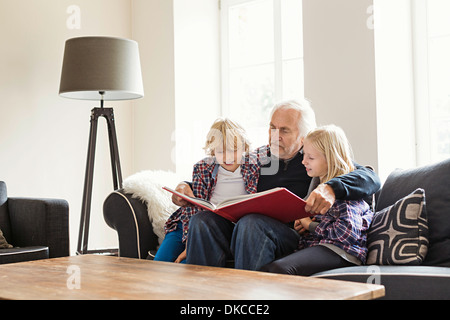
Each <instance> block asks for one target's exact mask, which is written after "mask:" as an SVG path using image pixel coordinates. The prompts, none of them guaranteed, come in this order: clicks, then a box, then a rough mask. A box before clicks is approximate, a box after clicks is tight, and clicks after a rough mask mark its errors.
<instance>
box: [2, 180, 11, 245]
mask: <svg viewBox="0 0 450 320" xmlns="http://www.w3.org/2000/svg"><path fill="white" fill-rule="evenodd" d="M0 229H1V230H2V232H3V236H4V237H5V238H6V239H7V240H9V241H10V242H12V239H11V223H10V221H9V210H8V194H7V191H6V183H5V182H3V181H0Z"/></svg>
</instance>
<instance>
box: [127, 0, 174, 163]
mask: <svg viewBox="0 0 450 320" xmlns="http://www.w3.org/2000/svg"><path fill="white" fill-rule="evenodd" d="M132 4H133V20H132V26H133V39H134V40H136V41H137V42H138V43H139V46H140V52H141V67H142V74H143V81H144V90H145V97H144V98H143V99H141V100H136V101H134V102H133V105H134V117H133V121H134V123H133V127H134V136H133V145H134V149H133V152H134V171H142V170H148V169H160V170H170V171H175V163H173V162H172V161H171V150H172V149H173V148H174V147H175V144H174V142H173V141H171V135H172V133H173V132H174V131H175V65H174V21H173V1H172V0H133V1H132Z"/></svg>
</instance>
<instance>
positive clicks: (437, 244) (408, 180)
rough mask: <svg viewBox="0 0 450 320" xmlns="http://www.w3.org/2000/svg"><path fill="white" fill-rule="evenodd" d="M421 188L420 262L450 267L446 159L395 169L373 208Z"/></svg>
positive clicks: (449, 197) (449, 168) (449, 162)
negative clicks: (423, 241)
mask: <svg viewBox="0 0 450 320" xmlns="http://www.w3.org/2000/svg"><path fill="white" fill-rule="evenodd" d="M417 188H422V189H424V190H425V194H426V208H427V216H428V231H429V234H428V238H429V248H428V253H427V255H426V257H425V260H424V262H423V264H424V265H434V266H446V267H450V159H447V160H444V161H442V162H439V163H436V164H432V165H428V166H422V167H418V168H414V169H408V170H395V171H394V172H392V173H391V174H390V175H389V177H388V178H387V180H386V182H385V183H384V185H383V188H382V190H381V193H380V196H379V198H378V202H377V204H376V205H377V206H376V211H380V210H382V209H384V208H386V207H389V206H391V205H393V204H394V203H395V202H396V201H397V200H399V199H401V198H403V197H405V196H406V195H408V194H410V193H412V192H413V191H414V190H415V189H417Z"/></svg>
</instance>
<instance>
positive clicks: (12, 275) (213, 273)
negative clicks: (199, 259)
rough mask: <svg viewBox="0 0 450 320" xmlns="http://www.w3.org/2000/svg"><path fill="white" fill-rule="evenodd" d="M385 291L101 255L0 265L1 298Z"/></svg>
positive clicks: (346, 295)
mask: <svg viewBox="0 0 450 320" xmlns="http://www.w3.org/2000/svg"><path fill="white" fill-rule="evenodd" d="M383 295H384V287H383V286H380V285H372V284H365V283H356V282H346V281H337V280H328V279H319V278H311V277H300V276H289V275H279V274H271V273H263V272H254V271H244V270H235V269H226V268H213V267H202V266H195V265H180V264H174V263H167V262H156V261H148V260H138V259H130V258H118V257H112V256H102V255H83V256H71V257H64V258H57V259H47V260H37V261H30V262H23V263H15V264H6V265H0V299H12V300H35V299H37V300H39V299H52V300H53V299H61V300H78V299H81V300H90V299H94V300H107V299H123V300H126V299H133V300H134V299H152V300H234V299H239V300H298V299H375V298H378V297H382V296H383Z"/></svg>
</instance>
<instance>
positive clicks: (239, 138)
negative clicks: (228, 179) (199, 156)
mask: <svg viewBox="0 0 450 320" xmlns="http://www.w3.org/2000/svg"><path fill="white" fill-rule="evenodd" d="M219 146H221V147H223V148H224V149H225V150H234V151H236V150H238V149H239V148H242V150H243V152H244V153H248V152H249V151H250V140H249V139H248V138H247V134H246V132H245V130H244V128H242V127H241V126H240V125H239V124H237V123H236V122H234V121H232V120H230V119H227V118H219V119H217V120H216V121H214V123H213V125H212V126H211V129H210V130H209V132H208V134H207V136H206V143H205V147H204V148H203V149H205V150H206V154H207V155H209V156H214V149H215V148H217V147H219ZM225 150H224V151H225Z"/></svg>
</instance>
